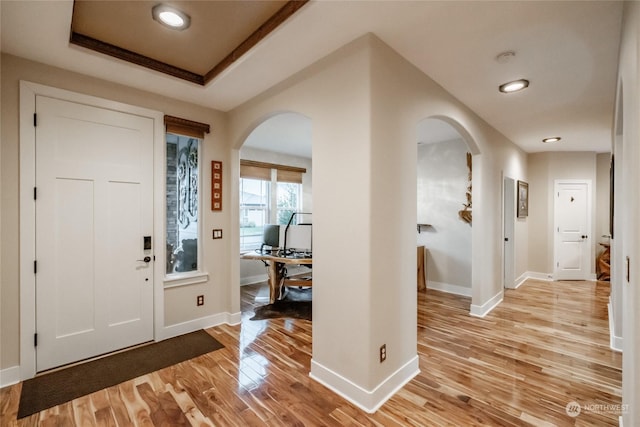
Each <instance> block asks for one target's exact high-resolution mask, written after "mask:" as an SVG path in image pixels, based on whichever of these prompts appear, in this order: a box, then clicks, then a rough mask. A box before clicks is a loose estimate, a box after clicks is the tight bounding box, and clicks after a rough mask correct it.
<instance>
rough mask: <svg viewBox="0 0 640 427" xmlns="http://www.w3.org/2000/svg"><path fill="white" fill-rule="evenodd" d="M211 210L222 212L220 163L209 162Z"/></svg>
mask: <svg viewBox="0 0 640 427" xmlns="http://www.w3.org/2000/svg"><path fill="white" fill-rule="evenodd" d="M211 210H212V211H221V210H222V162H220V161H217V160H212V161H211Z"/></svg>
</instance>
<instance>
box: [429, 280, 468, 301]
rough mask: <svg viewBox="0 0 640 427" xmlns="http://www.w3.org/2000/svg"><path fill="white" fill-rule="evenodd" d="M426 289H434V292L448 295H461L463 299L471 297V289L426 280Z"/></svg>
mask: <svg viewBox="0 0 640 427" xmlns="http://www.w3.org/2000/svg"><path fill="white" fill-rule="evenodd" d="M427 289H435V290H436V291H442V292H446V293H448V294H455V295H462V296H465V297H470V296H471V288H467V287H465V286H460V285H451V284H449V283H442V282H436V281H433V280H427Z"/></svg>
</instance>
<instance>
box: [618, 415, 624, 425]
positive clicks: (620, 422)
mask: <svg viewBox="0 0 640 427" xmlns="http://www.w3.org/2000/svg"><path fill="white" fill-rule="evenodd" d="M618 424H619V425H620V427H623V424H622V415H620V416H619V417H618Z"/></svg>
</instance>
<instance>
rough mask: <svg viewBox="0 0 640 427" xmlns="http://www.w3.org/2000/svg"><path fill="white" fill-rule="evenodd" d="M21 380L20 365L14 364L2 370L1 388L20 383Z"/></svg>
mask: <svg viewBox="0 0 640 427" xmlns="http://www.w3.org/2000/svg"><path fill="white" fill-rule="evenodd" d="M19 382H20V366H19V365H18V366H12V367H10V368H5V369H2V370H0V388H3V387H7V386H10V385H14V384H18V383H19Z"/></svg>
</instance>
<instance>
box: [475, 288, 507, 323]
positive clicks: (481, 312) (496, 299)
mask: <svg viewBox="0 0 640 427" xmlns="http://www.w3.org/2000/svg"><path fill="white" fill-rule="evenodd" d="M503 298H504V291H503V290H501V291H500V292H498V293H497V294H495V295H494V296H493V297H491V298H490V299H489V301H487V302H485V303H484V304H482V305H475V304H471V310H470V312H469V314H470V315H471V316H474V317H485V316H486V315H487V314H489V313H490V312H491V310H493V309H494V308H496V307H497V306H498V304H500V303H501V302H502V299H503Z"/></svg>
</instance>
